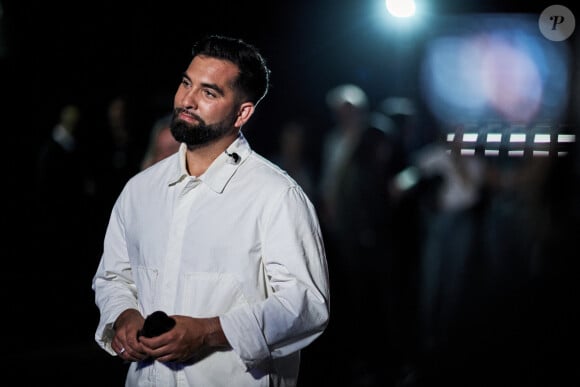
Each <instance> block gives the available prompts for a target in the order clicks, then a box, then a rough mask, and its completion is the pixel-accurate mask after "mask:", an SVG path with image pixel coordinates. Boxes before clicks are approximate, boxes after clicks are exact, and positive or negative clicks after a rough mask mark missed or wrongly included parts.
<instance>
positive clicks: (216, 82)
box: [171, 56, 241, 148]
mask: <svg viewBox="0 0 580 387" xmlns="http://www.w3.org/2000/svg"><path fill="white" fill-rule="evenodd" d="M237 75H238V68H237V67H236V65H234V64H233V63H231V62H228V61H223V60H219V59H215V58H209V57H204V56H198V57H195V58H194V59H193V60H192V61H191V63H190V65H189V67H188V68H187V70H186V71H185V73H184V75H183V78H182V80H181V83H180V85H179V88H178V89H177V92H176V94H175V100H174V111H173V119H172V122H171V133H172V134H173V136H174V137H175V139H176V140H177V141H179V142H184V143H186V144H187V145H188V147H190V148H197V147H200V146H203V145H207V144H210V143H212V142H214V141H216V140H218V139H220V138H222V137H224V136H226V135H227V134H229V133H237V132H238V131H239V129H240V127H241V121H239V120H238V103H237V95H236V93H235V90H234V88H233V82H234V80H235V79H236V77H237Z"/></svg>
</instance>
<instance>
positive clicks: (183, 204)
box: [93, 135, 329, 387]
mask: <svg viewBox="0 0 580 387" xmlns="http://www.w3.org/2000/svg"><path fill="white" fill-rule="evenodd" d="M227 152H228V153H229V155H228V154H227V153H222V154H221V155H220V156H219V157H218V158H217V159H216V160H215V161H214V162H213V163H212V164H211V166H210V167H209V168H208V169H207V171H206V172H205V173H204V174H203V175H201V176H199V177H193V176H190V175H189V174H188V173H187V171H186V161H185V153H186V149H185V145H182V146H181V148H180V150H179V152H178V153H176V154H174V155H172V156H169V157H168V158H166V159H164V160H162V161H160V162H158V163H157V164H155V165H153V166H152V167H150V168H148V169H146V170H144V171H142V172H140V173H139V174H137V175H136V176H134V177H133V178H132V179H131V180H130V181H129V182H128V183H127V185H126V186H125V188H124V189H123V191H122V193H121V194H120V196H119V198H118V199H117V202H116V203H115V205H114V208H113V211H112V214H111V218H110V221H109V224H108V227H107V231H106V235H105V243H104V251H103V255H102V257H101V261H100V263H99V266H98V269H97V272H96V274H95V276H94V279H93V290H94V291H95V299H96V304H97V306H98V308H99V310H100V316H101V317H100V321H99V324H98V327H97V331H96V334H95V338H96V341H97V343H98V344H99V345H100V346H101V347H102V348H103V349H105V350H106V351H108V352H109V353H111V354H115V353H114V351H113V350H112V349H111V346H110V343H111V338H112V324H113V322H114V321H115V319H116V318H117V317H118V315H119V314H120V313H121V312H122V311H124V310H125V309H127V308H136V309H138V310H140V311H141V313H143V315H144V316H147V315H149V314H151V313H152V312H154V311H156V310H162V311H164V312H166V313H167V314H169V315H172V314H177V315H188V316H193V317H212V316H219V318H220V322H221V325H222V328H223V330H224V333H225V335H226V337H227V339H228V341H229V343H230V344H231V347H232V350H228V351H219V352H215V353H213V354H211V355H210V356H208V357H206V358H204V359H202V360H199V361H196V362H192V363H191V364H189V363H187V364H162V363H159V362H153V363H132V364H131V366H130V369H129V373H128V376H127V386H163V387H169V386H202V387H210V386H211V387H214V386H228V387H231V386H236V387H241V386H271V385H276V386H293V385H295V383H296V380H297V376H298V367H299V360H300V349H302V348H304V347H305V346H307V345H308V344H310V343H311V342H312V341H313V340H314V339H316V338H317V337H318V336H320V335H321V334H322V332H323V331H324V329H325V328H326V326H327V324H328V319H329V283H328V268H327V263H326V257H325V251H324V246H323V241H322V236H321V231H320V227H319V223H318V219H317V216H316V212H315V209H314V207H313V205H312V203H311V202H310V200H309V199H308V197H307V196H306V195H305V193H304V192H303V190H302V189H301V188H300V187H299V186H298V185H297V184H296V182H295V181H294V180H293V179H292V178H290V177H289V176H288V174H286V173H285V172H284V171H282V170H281V169H280V168H278V167H277V166H276V165H274V164H273V163H271V162H269V161H268V160H266V159H265V158H263V157H261V156H260V155H258V154H256V153H255V152H253V151H252V150H251V148H250V146H249V144H248V142H247V141H246V139H245V138H244V136H243V135H240V136H239V137H238V139H237V140H236V141H235V142H234V143H233V144H232V145H230V147H229V148H228V150H227ZM233 153H236V154H237V155H238V156H239V159H238V160H236V158H235V157H232V156H231V155H232V154H233Z"/></svg>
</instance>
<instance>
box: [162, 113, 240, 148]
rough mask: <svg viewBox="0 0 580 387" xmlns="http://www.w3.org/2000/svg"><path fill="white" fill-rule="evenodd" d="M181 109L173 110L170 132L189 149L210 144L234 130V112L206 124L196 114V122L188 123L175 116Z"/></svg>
mask: <svg viewBox="0 0 580 387" xmlns="http://www.w3.org/2000/svg"><path fill="white" fill-rule="evenodd" d="M182 111H183V109H180V108H177V109H175V110H174V111H173V118H172V119H171V133H172V134H173V137H174V138H175V140H177V141H178V142H183V143H185V144H186V145H187V147H188V148H189V149H193V148H199V147H201V146H203V145H207V144H210V143H212V142H214V141H216V140H218V139H220V138H222V137H224V136H225V135H226V134H228V133H229V132H230V131H232V130H235V129H234V127H233V123H234V121H235V119H236V117H235V114H232V115H230V116H229V117H226V119H224V120H223V121H220V122H218V123H215V124H211V125H208V124H206V123H205V121H204V120H203V119H202V118H201V117H199V116H197V115H194V117H195V118H196V119H197V121H198V122H199V123H198V124H193V125H191V124H189V123H187V122H185V121H182V120H180V119H179V118H177V117H178V116H179V113H180V112H182Z"/></svg>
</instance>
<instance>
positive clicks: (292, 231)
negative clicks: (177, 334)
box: [220, 186, 330, 368]
mask: <svg viewBox="0 0 580 387" xmlns="http://www.w3.org/2000/svg"><path fill="white" fill-rule="evenodd" d="M263 228H264V229H263V230H262V233H261V234H262V241H261V245H262V259H263V261H264V268H265V273H266V278H267V281H268V283H269V290H270V296H269V297H267V298H266V299H265V300H264V301H262V302H258V303H255V304H253V305H249V306H248V307H244V308H237V309H233V310H231V311H229V312H227V313H226V314H224V315H222V316H220V321H221V324H222V328H223V330H224V333H225V335H226V337H227V338H228V340H229V342H230V344H231V346H232V348H233V350H234V351H235V352H236V353H238V355H239V356H240V358H241V359H242V361H243V362H244V364H245V365H246V367H248V368H252V367H254V366H257V365H258V364H260V363H262V362H264V361H267V360H268V359H269V358H281V357H284V356H288V355H290V354H292V353H294V352H297V351H299V350H300V349H302V348H304V347H305V346H307V345H308V344H310V343H311V342H312V341H313V340H315V339H316V338H317V337H318V336H320V335H321V334H322V332H323V331H324V329H325V328H326V326H327V324H328V318H329V312H330V308H329V282H328V268H327V263H326V255H325V250H324V244H323V240H322V234H321V230H320V226H319V222H318V218H317V215H316V212H315V209H314V207H313V205H312V203H311V202H310V200H309V199H308V198H307V196H306V195H305V194H304V192H303V191H302V190H301V189H300V188H299V187H297V186H293V187H290V188H289V189H288V190H287V191H285V192H284V193H283V194H282V195H280V197H279V198H278V199H276V200H272V201H271V202H270V203H269V204H268V205H267V210H266V212H265V215H264V222H263Z"/></svg>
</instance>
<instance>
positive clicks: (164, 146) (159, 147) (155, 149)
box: [141, 114, 179, 169]
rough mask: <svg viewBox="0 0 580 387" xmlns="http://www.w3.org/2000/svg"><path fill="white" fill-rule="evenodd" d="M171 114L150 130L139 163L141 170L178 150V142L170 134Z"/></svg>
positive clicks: (159, 120) (158, 121)
mask: <svg viewBox="0 0 580 387" xmlns="http://www.w3.org/2000/svg"><path fill="white" fill-rule="evenodd" d="M171 117H172V115H171V114H168V115H166V116H163V117H161V118H160V119H158V120H157V121H156V122H155V123H154V124H153V127H152V128H151V133H150V135H149V143H148V144H147V149H146V150H145V155H144V156H143V160H142V161H141V169H146V168H148V167H150V166H151V165H153V164H155V163H156V162H158V161H160V160H163V159H164V158H166V157H167V156H169V155H172V154H173V153H175V152H177V151H178V150H179V142H177V141H176V140H175V138H174V137H173V134H171Z"/></svg>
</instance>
